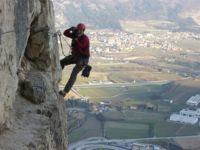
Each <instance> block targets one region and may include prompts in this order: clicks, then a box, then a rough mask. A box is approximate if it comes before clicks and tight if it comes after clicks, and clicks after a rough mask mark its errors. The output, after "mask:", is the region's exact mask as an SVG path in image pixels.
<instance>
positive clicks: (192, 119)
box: [170, 114, 198, 125]
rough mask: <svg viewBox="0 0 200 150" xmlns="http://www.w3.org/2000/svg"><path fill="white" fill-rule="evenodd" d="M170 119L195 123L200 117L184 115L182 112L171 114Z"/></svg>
mask: <svg viewBox="0 0 200 150" xmlns="http://www.w3.org/2000/svg"><path fill="white" fill-rule="evenodd" d="M170 121H174V122H180V123H186V124H191V125H194V124H196V123H197V122H198V118H196V117H189V116H183V115H180V114H172V115H171V116H170Z"/></svg>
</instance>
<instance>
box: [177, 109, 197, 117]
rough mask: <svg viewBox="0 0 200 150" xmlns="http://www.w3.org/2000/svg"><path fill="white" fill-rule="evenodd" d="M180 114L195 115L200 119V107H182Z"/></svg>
mask: <svg viewBox="0 0 200 150" xmlns="http://www.w3.org/2000/svg"><path fill="white" fill-rule="evenodd" d="M180 115H183V116H189V117H195V118H199V119H200V109H199V108H198V109H197V110H190V109H182V110H181V111H180Z"/></svg>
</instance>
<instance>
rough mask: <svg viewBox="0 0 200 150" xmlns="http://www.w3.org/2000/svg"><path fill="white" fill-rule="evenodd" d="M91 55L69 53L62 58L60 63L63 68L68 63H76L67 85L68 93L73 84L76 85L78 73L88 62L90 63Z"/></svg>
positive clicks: (66, 90)
mask: <svg viewBox="0 0 200 150" xmlns="http://www.w3.org/2000/svg"><path fill="white" fill-rule="evenodd" d="M88 60H89V57H81V56H74V55H69V56H66V57H65V58H63V59H62V60H60V64H61V67H62V69H63V68H64V67H65V66H66V65H71V64H76V65H75V67H74V68H73V70H72V73H71V75H70V78H69V80H68V82H67V84H66V85H65V88H64V92H66V93H68V92H69V91H70V89H71V88H72V86H73V85H74V83H75V81H76V78H77V75H78V73H79V72H80V71H81V70H82V69H83V68H84V66H85V65H86V64H88Z"/></svg>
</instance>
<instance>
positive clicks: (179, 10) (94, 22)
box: [53, 0, 200, 29]
mask: <svg viewBox="0 0 200 150" xmlns="http://www.w3.org/2000/svg"><path fill="white" fill-rule="evenodd" d="M53 2H54V5H55V12H56V20H57V23H56V26H57V27H61V28H63V27H66V25H74V24H77V23H78V22H86V23H87V24H89V25H90V26H94V27H98V28H112V29H121V25H120V21H121V20H125V19H126V20H154V19H158V20H167V21H171V22H175V23H176V24H177V25H179V26H180V28H182V29H184V28H186V26H188V25H190V24H192V25H200V11H199V9H198V8H199V7H200V1H198V0H190V1H189V0H154V1H152V0H151V1H149V0H101V1H100V0H95V1H94V0H85V1H80V0H74V1H73V2H71V1H69V0H65V1H63V0H53Z"/></svg>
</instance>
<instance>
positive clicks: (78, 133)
mask: <svg viewBox="0 0 200 150" xmlns="http://www.w3.org/2000/svg"><path fill="white" fill-rule="evenodd" d="M100 124H101V123H100V122H99V121H98V120H96V118H94V117H92V116H88V118H87V120H86V121H85V123H84V124H83V125H82V126H81V127H80V128H78V129H77V130H75V131H73V132H72V133H70V134H69V143H72V142H75V141H78V140H82V139H85V138H88V137H96V136H102V133H101V126H100Z"/></svg>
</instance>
